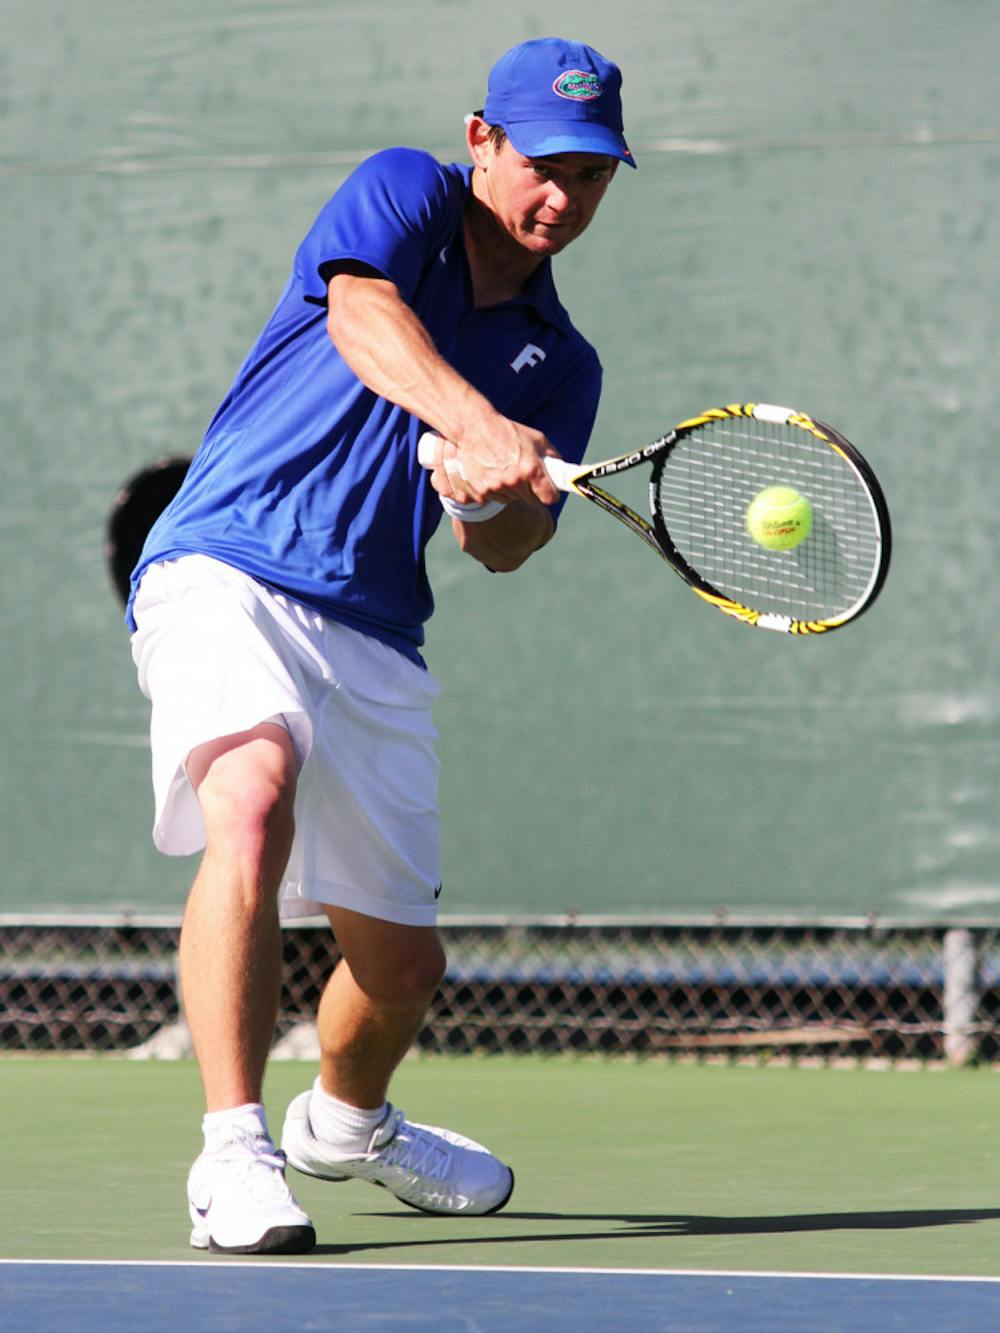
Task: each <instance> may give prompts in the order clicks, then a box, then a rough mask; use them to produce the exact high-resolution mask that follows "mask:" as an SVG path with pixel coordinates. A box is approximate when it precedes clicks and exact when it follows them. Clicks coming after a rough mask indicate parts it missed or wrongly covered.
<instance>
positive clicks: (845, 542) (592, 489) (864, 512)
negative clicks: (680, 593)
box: [418, 403, 892, 634]
mask: <svg viewBox="0 0 1000 1333" xmlns="http://www.w3.org/2000/svg"><path fill="white" fill-rule="evenodd" d="M436 448H437V437H436V436H434V435H424V436H422V437H421V440H420V442H419V445H418V458H419V461H420V462H421V463H422V464H423V466H425V467H433V465H434V460H435V457H436ZM646 464H651V465H652V473H651V475H650V478H649V509H650V516H649V518H648V519H647V518H645V517H643V516H642V515H640V514H637V513H636V512H635V510H634V509H631V508H630V507H629V506H628V505H627V504H625V503H623V502H622V500H620V499H619V498H618V497H617V496H615V495H612V494H611V493H610V492H609V491H606V490H605V489H604V488H603V487H602V486H600V485H598V484H597V483H598V482H599V481H603V480H604V479H605V478H608V477H613V476H616V475H617V474H618V473H622V472H627V471H629V470H630V469H632V468H637V467H642V466H643V465H646ZM545 467H546V471H547V472H548V474H549V476H550V477H551V478H552V481H553V482H554V483H555V485H556V486H558V488H559V489H560V490H561V491H566V492H568V493H569V494H571V495H578V496H582V497H583V499H585V500H590V501H592V502H593V503H594V504H596V505H598V506H599V507H600V508H601V509H604V510H605V511H606V512H607V513H609V514H613V515H614V516H615V518H617V519H619V520H620V521H621V522H622V523H624V524H625V526H626V527H627V528H630V529H631V531H632V532H634V533H636V534H637V536H639V537H641V538H642V539H643V541H645V542H646V543H647V545H649V546H651V547H652V549H653V550H654V551H655V552H656V553H657V555H660V556H662V558H663V559H664V560H665V561H666V562H667V563H668V564H669V565H670V566H671V568H672V569H674V570H675V571H676V573H678V574H679V575H680V576H681V578H682V579H684V581H685V582H686V583H687V584H688V586H689V587H690V588H691V589H692V590H693V591H694V592H695V593H696V594H697V595H698V596H699V597H700V598H701V599H702V600H703V601H704V602H707V603H708V605H709V606H714V607H715V608H716V609H717V610H719V611H721V612H723V614H724V615H727V616H731V617H733V619H735V620H739V621H742V622H743V624H745V625H752V626H755V627H756V628H757V629H770V630H776V631H778V632H779V633H782V634H822V633H825V632H827V631H829V630H833V629H839V628H840V627H841V626H842V625H847V624H849V623H850V622H851V621H852V620H856V619H857V618H858V616H860V615H861V614H862V613H863V612H865V611H867V610H868V608H869V607H870V606H871V605H872V603H873V602H874V601H875V599H876V598H877V597H878V595H879V593H880V592H881V590H882V587H883V585H884V583H885V579H886V574H887V573H888V569H889V557H890V551H891V546H892V536H891V529H890V522H889V510H888V507H887V505H886V502H885V497H884V495H883V494H882V488H881V487H880V485H879V483H878V479H877V478H876V476H875V474H874V472H873V471H872V469H871V467H870V466H869V465H868V463H867V462H866V461H865V459H864V458H863V457H862V456H861V454H860V453H859V452H858V450H857V449H855V448H854V446H853V445H852V444H850V443H849V442H848V441H847V440H845V439H844V437H843V436H842V435H841V434H840V433H839V432H838V431H835V430H834V429H833V428H832V427H830V426H826V425H824V424H823V423H822V422H820V421H816V420H814V419H813V418H812V417H809V416H807V415H806V414H805V413H804V412H796V411H794V410H793V409H791V408H788V407H778V406H776V405H775V404H773V403H733V404H730V405H729V406H728V407H716V408H711V409H710V410H709V411H707V412H702V413H701V414H700V415H699V416H696V417H691V418H690V419H689V420H688V421H682V422H681V423H680V425H678V426H675V427H674V429H673V430H671V431H668V432H667V434H666V435H663V436H661V437H660V439H658V440H654V441H653V443H652V444H647V445H644V446H643V447H642V448H640V449H636V450H634V451H632V452H631V453H626V454H620V455H619V456H618V457H617V458H607V459H604V460H603V461H602V462H600V463H567V462H565V461H564V460H563V459H558V458H546V459H545ZM772 487H782V488H786V489H787V490H790V491H791V492H792V493H793V497H794V498H797V500H798V501H804V504H801V503H799V504H797V505H796V506H795V513H796V516H797V519H798V520H800V522H799V526H798V531H793V530H788V531H785V532H781V531H780V529H779V530H778V531H777V532H776V534H769V533H768V532H763V533H762V532H761V528H760V524H759V523H757V524H756V526H755V532H756V537H755V536H754V535H752V534H751V531H750V527H753V526H754V523H753V522H749V526H748V511H749V510H750V507H751V505H752V504H753V503H754V501H756V500H758V497H759V496H760V495H761V492H763V491H768V490H769V488H772ZM781 498H784V499H785V500H786V501H787V500H788V496H787V495H786V496H784V497H781ZM765 504H766V500H765ZM758 512H759V510H758ZM765 516H766V515H765ZM803 530H804V532H805V535H801V533H802V531H803ZM762 537H763V540H764V542H766V543H767V544H761V540H760V539H761V538H762ZM775 543H777V548H776V547H775ZM793 543H794V544H793ZM783 544H784V545H783Z"/></svg>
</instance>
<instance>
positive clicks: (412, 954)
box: [338, 922, 447, 1009]
mask: <svg viewBox="0 0 1000 1333" xmlns="http://www.w3.org/2000/svg"><path fill="white" fill-rule="evenodd" d="M373 924H374V925H375V929H374V930H373V931H372V932H371V934H370V936H369V938H367V939H357V938H354V937H351V938H350V939H347V938H345V937H344V936H343V934H342V933H340V932H338V942H339V943H340V947H341V951H342V952H343V954H344V957H345V960H346V961H347V964H348V966H349V967H350V970H351V974H352V976H353V977H354V980H355V981H356V982H357V984H358V986H359V987H360V988H361V990H362V991H364V993H365V994H366V995H367V996H368V998H369V999H370V1000H371V1001H372V1002H373V1003H374V1004H378V1005H382V1006H384V1007H385V1008H390V1009H419V1008H421V1007H426V1006H427V1005H428V1004H429V1003H430V1002H431V1000H432V999H433V998H434V995H435V993H436V991H437V989H438V987H439V986H440V984H441V980H442V978H443V976H444V973H445V966H446V963H447V959H446V957H445V952H444V948H443V947H442V944H441V941H440V938H439V937H438V933H437V931H436V930H434V929H431V928H425V927H408V926H395V925H392V924H391V923H387V922H379V923H373Z"/></svg>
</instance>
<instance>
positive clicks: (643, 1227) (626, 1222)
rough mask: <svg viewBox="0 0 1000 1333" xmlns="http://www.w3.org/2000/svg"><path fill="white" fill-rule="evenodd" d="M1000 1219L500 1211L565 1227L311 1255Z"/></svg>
mask: <svg viewBox="0 0 1000 1333" xmlns="http://www.w3.org/2000/svg"><path fill="white" fill-rule="evenodd" d="M365 1216H368V1217H379V1218H384V1219H385V1220H386V1221H390V1220H392V1219H394V1218H395V1219H398V1220H402V1221H406V1222H408V1223H410V1224H411V1225H412V1223H413V1221H414V1218H413V1217H412V1216H411V1215H410V1214H407V1213H367V1214H365ZM998 1219H1000V1209H996V1208H958V1209H948V1208H934V1209H921V1210H914V1211H911V1212H867V1213H798V1214H791V1215H789V1216H785V1217H782V1216H775V1217H693V1216H686V1217H685V1216H672V1215H660V1214H655V1213H624V1214H613V1213H504V1214H503V1220H504V1222H524V1223H526V1224H530V1223H532V1222H545V1223H552V1222H557V1223H558V1222H562V1223H564V1224H565V1225H566V1229H565V1230H560V1231H549V1230H544V1231H543V1230H537V1231H532V1230H526V1231H525V1232H524V1233H523V1234H522V1235H511V1234H510V1233H509V1232H504V1234H502V1235H500V1234H498V1235H497V1236H495V1237H490V1236H485V1237H484V1236H483V1235H481V1234H480V1235H476V1236H465V1237H462V1236H441V1235H438V1236H435V1237H434V1238H433V1239H428V1240H399V1241H377V1242H374V1243H373V1242H365V1243H362V1244H359V1245H317V1246H316V1249H315V1250H314V1251H313V1254H328V1255H340V1256H344V1255H348V1254H359V1253H371V1252H373V1251H381V1250H413V1249H421V1248H433V1247H434V1246H441V1245H447V1246H452V1245H473V1246H482V1247H484V1248H486V1247H488V1246H490V1245H512V1244H513V1245H516V1244H530V1245H541V1244H545V1243H546V1242H557V1243H565V1242H567V1241H592V1240H600V1241H614V1240H630V1241H632V1240H637V1239H641V1240H653V1239H657V1238H661V1239H663V1240H669V1239H671V1238H674V1237H679V1236H751V1235H779V1234H789V1233H795V1232H816V1231H907V1230H912V1229H914V1228H921V1227H952V1226H959V1225H967V1224H969V1223H972V1222H993V1221H997V1220H998ZM421 1220H423V1221H426V1223H427V1224H428V1225H430V1224H431V1223H433V1222H438V1223H440V1222H441V1220H442V1219H441V1218H440V1217H434V1218H431V1217H427V1218H425V1219H421ZM588 1222H590V1223H598V1224H600V1223H605V1224H607V1225H606V1227H600V1226H598V1228H597V1229H595V1230H582V1229H579V1230H578V1229H574V1224H580V1223H588Z"/></svg>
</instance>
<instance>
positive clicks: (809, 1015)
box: [0, 916, 1000, 1064]
mask: <svg viewBox="0 0 1000 1333" xmlns="http://www.w3.org/2000/svg"><path fill="white" fill-rule="evenodd" d="M179 931H180V927H179V922H178V921H176V920H173V919H162V918H138V917H137V918H128V917H121V918H115V919H110V918H105V919H93V918H91V919H79V920H71V919H65V920H60V921H55V920H42V919H37V918H34V919H33V918H16V917H0V1047H2V1048H3V1049H5V1050H8V1051H60V1052H68V1051H90V1052H99V1051H117V1052H131V1053H133V1054H137V1053H143V1052H145V1053H151V1054H156V1053H159V1054H164V1053H165V1052H166V1050H167V1045H166V1044H163V1037H164V1034H167V1033H172V1034H174V1037H175V1038H177V1037H178V1034H180V1036H181V1037H182V1036H183V1033H184V1031H185V1030H184V1028H183V1019H182V1015H181V1011H180V1001H179V994H178V985H177V969H176V950H177V941H178V937H179ZM442 935H443V937H444V942H445V947H446V949H447V952H448V959H449V962H448V971H447V974H446V976H445V978H444V981H443V982H442V985H441V987H440V989H439V991H438V994H437V996H436V998H435V1001H434V1003H433V1005H432V1007H431V1010H430V1013H429V1014H428V1018H427V1022H426V1025H425V1027H424V1029H423V1031H422V1033H421V1034H420V1037H419V1046H420V1047H421V1048H422V1049H423V1050H426V1051H435V1052H464V1053H467V1052H552V1053H555V1052H561V1051H575V1052H581V1053H585V1052H594V1053H603V1054H632V1055H654V1054H658V1055H669V1056H673V1057H675V1058H677V1057H682V1056H685V1057H694V1058H701V1059H707V1058H729V1059H734V1058H753V1059H759V1060H789V1059H795V1060H824V1061H829V1062H832V1061H841V1060H849V1061H870V1060H886V1061H912V1060H917V1061H942V1060H947V1061H950V1062H951V1063H954V1064H965V1063H969V1062H972V1061H975V1060H979V1061H983V1062H995V1061H997V1060H998V1058H1000V926H992V925H988V924H984V925H973V926H961V927H954V926H945V925H933V924H928V925H913V924H907V923H894V922H889V921H879V920H876V919H869V920H864V921H857V920H848V921H836V922H822V923H799V922H781V923H762V922H759V921H736V920H731V919H727V918H725V917H722V916H720V917H717V918H713V919H711V920H698V921H691V920H688V921H611V920H605V919H591V918H580V919H573V920H548V919H524V920H502V921H501V920H497V921H493V920H488V919H470V920H464V919H457V918H451V919H449V918H445V919H444V920H443V921H442ZM283 939H284V958H285V975H284V986H283V993H282V1001H281V1017H280V1022H279V1028H278V1042H279V1044H282V1043H283V1044H284V1047H285V1049H289V1042H290V1040H291V1039H292V1038H294V1037H295V1035H296V1034H299V1035H300V1036H303V1037H304V1038H308V1034H309V1032H310V1031H311V1030H312V1029H311V1026H310V1025H311V1024H312V1021H313V1018H314V1015H315V1010H316V1004H317V1002H318V999H319V996H320V992H321V990H322V987H323V984H324V982H325V979H326V977H327V976H328V975H329V972H330V970H331V968H332V966H333V965H334V963H335V962H336V960H337V957H338V954H337V950H336V946H335V944H334V942H333V940H332V937H331V935H330V932H329V930H328V929H327V928H326V926H325V924H322V925H321V924H318V923H304V924H296V925H294V926H290V927H288V928H286V929H285V931H284V933H283ZM158 1040H160V1041H161V1045H160V1047H159V1048H158V1047H157V1041H158ZM171 1049H173V1050H174V1053H177V1052H184V1051H186V1050H187V1049H189V1047H187V1046H185V1044H184V1042H183V1040H180V1041H179V1044H178V1041H175V1042H174V1046H173V1047H172V1048H171ZM291 1049H292V1050H293V1051H298V1052H299V1053H306V1052H308V1041H307V1040H306V1041H305V1044H304V1045H303V1043H302V1042H300V1043H299V1044H298V1046H296V1045H295V1043H294V1041H292V1043H291Z"/></svg>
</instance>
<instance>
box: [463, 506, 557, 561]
mask: <svg viewBox="0 0 1000 1333" xmlns="http://www.w3.org/2000/svg"><path fill="white" fill-rule="evenodd" d="M452 531H453V532H454V533H455V539H456V541H457V542H458V544H459V546H460V547H461V548H462V550H463V551H464V552H465V553H466V555H471V556H472V558H473V559H474V560H478V561H479V563H480V564H482V565H485V566H486V567H487V568H488V569H492V570H493V571H494V572H495V573H497V574H510V573H513V571H514V570H515V569H519V568H520V567H521V565H523V564H524V562H525V560H527V559H528V557H529V556H531V555H534V553H535V552H536V551H538V550H540V549H541V548H542V547H543V546H544V545H545V544H546V542H548V541H549V540H550V539H551V537H552V534H553V533H554V532H555V524H554V523H553V521H552V515H551V514H550V513H549V511H548V510H547V509H546V508H545V506H544V505H541V504H533V503H525V502H524V501H521V500H514V501H512V502H511V503H510V504H508V505H507V507H506V508H505V509H504V510H502V511H501V512H500V513H499V514H497V515H496V516H495V517H494V518H491V519H488V520H487V521H486V522H485V523H463V522H461V520H459V519H452Z"/></svg>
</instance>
